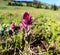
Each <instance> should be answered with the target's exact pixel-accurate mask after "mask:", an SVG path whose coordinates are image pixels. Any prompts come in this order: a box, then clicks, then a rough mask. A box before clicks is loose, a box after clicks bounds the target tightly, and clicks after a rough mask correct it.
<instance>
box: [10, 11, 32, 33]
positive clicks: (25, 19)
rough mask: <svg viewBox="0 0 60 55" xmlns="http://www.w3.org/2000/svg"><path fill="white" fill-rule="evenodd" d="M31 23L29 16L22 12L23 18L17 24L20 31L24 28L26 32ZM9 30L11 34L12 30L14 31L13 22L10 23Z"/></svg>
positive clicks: (27, 13)
mask: <svg viewBox="0 0 60 55" xmlns="http://www.w3.org/2000/svg"><path fill="white" fill-rule="evenodd" d="M31 23H32V16H31V14H30V13H29V12H24V14H23V17H22V19H21V23H20V24H19V27H20V29H21V28H22V27H24V28H25V30H28V25H30V24H31ZM10 29H11V31H12V32H13V31H14V29H15V23H14V22H12V23H11V25H10Z"/></svg>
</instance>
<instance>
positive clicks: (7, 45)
mask: <svg viewBox="0 0 60 55" xmlns="http://www.w3.org/2000/svg"><path fill="white" fill-rule="evenodd" d="M25 11H29V12H30V13H31V15H32V20H33V21H32V23H33V24H31V26H30V27H29V26H28V27H29V28H30V29H29V31H28V33H27V32H26V30H25V29H24V28H22V31H21V30H18V29H17V30H16V31H14V32H11V33H9V31H11V30H10V29H9V28H10V24H11V22H12V21H13V22H14V23H15V25H16V26H18V25H19V24H20V23H21V18H22V16H23V15H22V14H23V13H24V12H25ZM6 30H7V31H6ZM25 34H29V35H28V37H30V39H29V40H30V42H29V43H27V42H26V40H25V39H24V38H25ZM31 37H32V38H31ZM35 39H36V40H37V43H38V46H37V47H36V46H34V43H33V44H31V43H32V42H34V40H35ZM37 43H36V44H37ZM39 43H40V44H39ZM41 43H42V44H41ZM56 43H57V44H58V45H56V46H55V44H56ZM31 45H33V46H32V47H31ZM42 45H43V47H42ZM12 46H13V47H12ZM51 46H52V47H53V48H52V51H50V47H51ZM30 47H31V48H30ZM36 48H37V49H36ZM42 49H43V50H42ZM0 50H1V51H2V50H6V52H8V54H7V55H9V53H11V54H12V55H15V54H16V55H17V54H19V55H29V54H30V55H32V53H33V52H35V50H37V51H38V53H39V54H36V55H40V53H42V54H41V55H55V54H56V55H57V53H60V9H58V10H56V11H54V10H51V9H43V8H34V7H28V6H8V1H3V0H0ZM40 50H41V52H40ZM44 51H45V52H44ZM3 52H4V51H2V53H3ZM6 52H4V53H5V55H6ZM30 52H31V53H30ZM0 53H1V52H0ZM1 55H4V54H1ZM33 55H34V53H33Z"/></svg>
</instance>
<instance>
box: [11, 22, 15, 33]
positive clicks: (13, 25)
mask: <svg viewBox="0 0 60 55" xmlns="http://www.w3.org/2000/svg"><path fill="white" fill-rule="evenodd" d="M10 29H11V31H12V32H14V29H15V23H14V22H12V23H11V25H10Z"/></svg>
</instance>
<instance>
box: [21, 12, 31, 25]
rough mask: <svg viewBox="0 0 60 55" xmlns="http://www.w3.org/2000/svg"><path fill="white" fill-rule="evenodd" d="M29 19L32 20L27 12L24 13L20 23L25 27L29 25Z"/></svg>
mask: <svg viewBox="0 0 60 55" xmlns="http://www.w3.org/2000/svg"><path fill="white" fill-rule="evenodd" d="M31 18H32V16H31V14H30V13H29V12H25V13H24V14H23V18H22V23H23V22H24V23H25V24H27V25H29V24H31V22H32V19H31ZM23 20H24V21H23Z"/></svg>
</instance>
